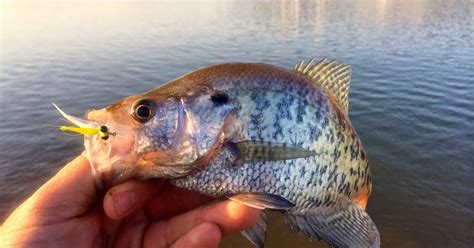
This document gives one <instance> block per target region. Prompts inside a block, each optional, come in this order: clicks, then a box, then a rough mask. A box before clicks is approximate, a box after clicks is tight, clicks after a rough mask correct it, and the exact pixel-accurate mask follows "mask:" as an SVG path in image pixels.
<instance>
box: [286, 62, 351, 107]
mask: <svg viewBox="0 0 474 248" xmlns="http://www.w3.org/2000/svg"><path fill="white" fill-rule="evenodd" d="M293 71H294V72H297V73H301V74H303V75H305V76H306V77H308V78H309V79H311V80H312V81H313V82H314V83H315V84H316V85H319V86H321V88H323V89H324V90H325V91H327V92H329V93H331V94H332V95H333V96H334V97H335V98H336V100H337V102H338V103H339V105H340V106H341V108H342V109H343V110H344V111H345V112H346V113H347V112H348V111H349V99H348V95H349V86H350V84H351V66H350V65H345V64H340V63H338V62H336V61H335V60H332V61H331V60H328V59H323V60H321V61H319V62H318V63H316V64H314V59H311V60H310V61H309V62H308V63H307V64H306V63H305V62H304V60H302V61H301V62H300V63H298V64H296V65H295V67H293Z"/></svg>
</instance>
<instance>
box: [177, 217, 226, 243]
mask: <svg viewBox="0 0 474 248" xmlns="http://www.w3.org/2000/svg"><path fill="white" fill-rule="evenodd" d="M221 238H222V234H221V230H220V229H219V226H217V225H216V224H214V223H210V222H205V223H202V224H199V225H198V226H196V227H195V228H193V229H191V231H189V232H188V233H186V234H185V235H184V236H183V237H181V238H179V239H178V240H177V241H176V242H175V243H174V244H173V245H172V246H171V247H173V248H187V247H190V248H194V247H196V248H197V247H209V248H213V247H218V246H219V243H220V242H221Z"/></svg>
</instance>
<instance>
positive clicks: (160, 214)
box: [146, 182, 214, 220]
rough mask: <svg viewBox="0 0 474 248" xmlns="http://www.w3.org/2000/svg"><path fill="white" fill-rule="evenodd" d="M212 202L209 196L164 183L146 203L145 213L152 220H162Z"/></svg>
mask: <svg viewBox="0 0 474 248" xmlns="http://www.w3.org/2000/svg"><path fill="white" fill-rule="evenodd" d="M183 199H185V200H183ZM212 200H214V199H212V198H211V197H209V196H205V195H203V194H199V193H196V192H192V191H189V190H185V189H179V188H176V187H175V186H173V185H172V184H171V183H169V182H166V183H165V184H164V185H163V187H162V189H161V190H160V193H159V194H158V195H156V196H155V197H154V198H153V199H152V200H151V201H150V202H148V203H147V205H146V212H147V215H148V216H150V217H151V218H152V219H154V220H162V219H167V218H170V217H172V216H176V215H179V214H182V213H184V212H187V211H189V210H191V209H194V208H196V207H198V206H201V205H204V204H206V203H209V202H211V201H212Z"/></svg>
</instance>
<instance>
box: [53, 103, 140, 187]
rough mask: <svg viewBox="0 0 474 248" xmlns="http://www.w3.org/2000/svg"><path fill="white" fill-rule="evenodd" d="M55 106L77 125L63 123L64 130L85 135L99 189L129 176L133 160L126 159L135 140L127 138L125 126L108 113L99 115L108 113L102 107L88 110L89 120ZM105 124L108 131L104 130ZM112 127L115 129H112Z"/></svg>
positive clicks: (87, 116)
mask: <svg viewBox="0 0 474 248" xmlns="http://www.w3.org/2000/svg"><path fill="white" fill-rule="evenodd" d="M53 106H54V107H55V108H56V109H57V110H58V112H59V113H60V114H61V115H62V116H63V117H64V118H65V119H66V120H67V121H69V122H70V123H72V124H74V125H75V126H77V127H75V126H60V128H61V127H63V128H66V129H61V130H67V131H72V132H76V133H80V134H83V135H84V148H85V152H84V154H85V156H86V158H87V160H88V161H89V165H90V167H91V173H92V176H93V178H94V181H95V184H96V188H97V189H98V190H103V189H104V188H108V187H110V186H112V185H115V184H117V183H118V182H121V181H123V180H124V179H127V178H129V177H130V175H129V174H130V166H127V165H129V164H131V162H128V161H126V160H127V154H129V151H130V147H131V143H133V142H132V141H130V140H128V139H127V137H129V136H128V135H127V134H128V133H129V131H128V129H127V128H126V127H121V126H119V125H118V124H116V123H113V122H111V121H110V120H109V118H107V116H100V115H101V114H105V113H104V112H103V110H94V111H88V113H87V114H86V116H85V118H86V119H82V118H79V117H75V116H71V115H68V114H66V113H65V112H64V111H62V110H61V109H60V108H59V107H58V106H57V105H56V104H54V103H53ZM91 113H94V115H91ZM92 117H93V118H92ZM96 117H97V118H98V117H102V118H100V119H97V118H96ZM104 127H105V132H103V131H104ZM110 130H113V131H111V132H109V131H110ZM116 132H117V133H118V134H117V135H116ZM109 134H110V137H109ZM127 162H128V163H127Z"/></svg>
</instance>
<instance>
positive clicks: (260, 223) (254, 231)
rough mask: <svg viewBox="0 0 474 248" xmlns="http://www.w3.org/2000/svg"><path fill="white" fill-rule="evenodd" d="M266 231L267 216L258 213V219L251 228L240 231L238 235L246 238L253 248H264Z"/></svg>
mask: <svg viewBox="0 0 474 248" xmlns="http://www.w3.org/2000/svg"><path fill="white" fill-rule="evenodd" d="M266 231H267V215H266V214H265V212H263V211H262V212H261V213H260V217H259V218H258V220H257V223H255V224H254V225H253V226H251V227H250V228H248V229H245V230H243V231H241V232H240V233H241V234H242V235H243V236H244V237H246V238H247V239H248V240H249V241H250V242H252V244H254V245H255V247H258V248H263V247H264V246H265V236H266Z"/></svg>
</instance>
